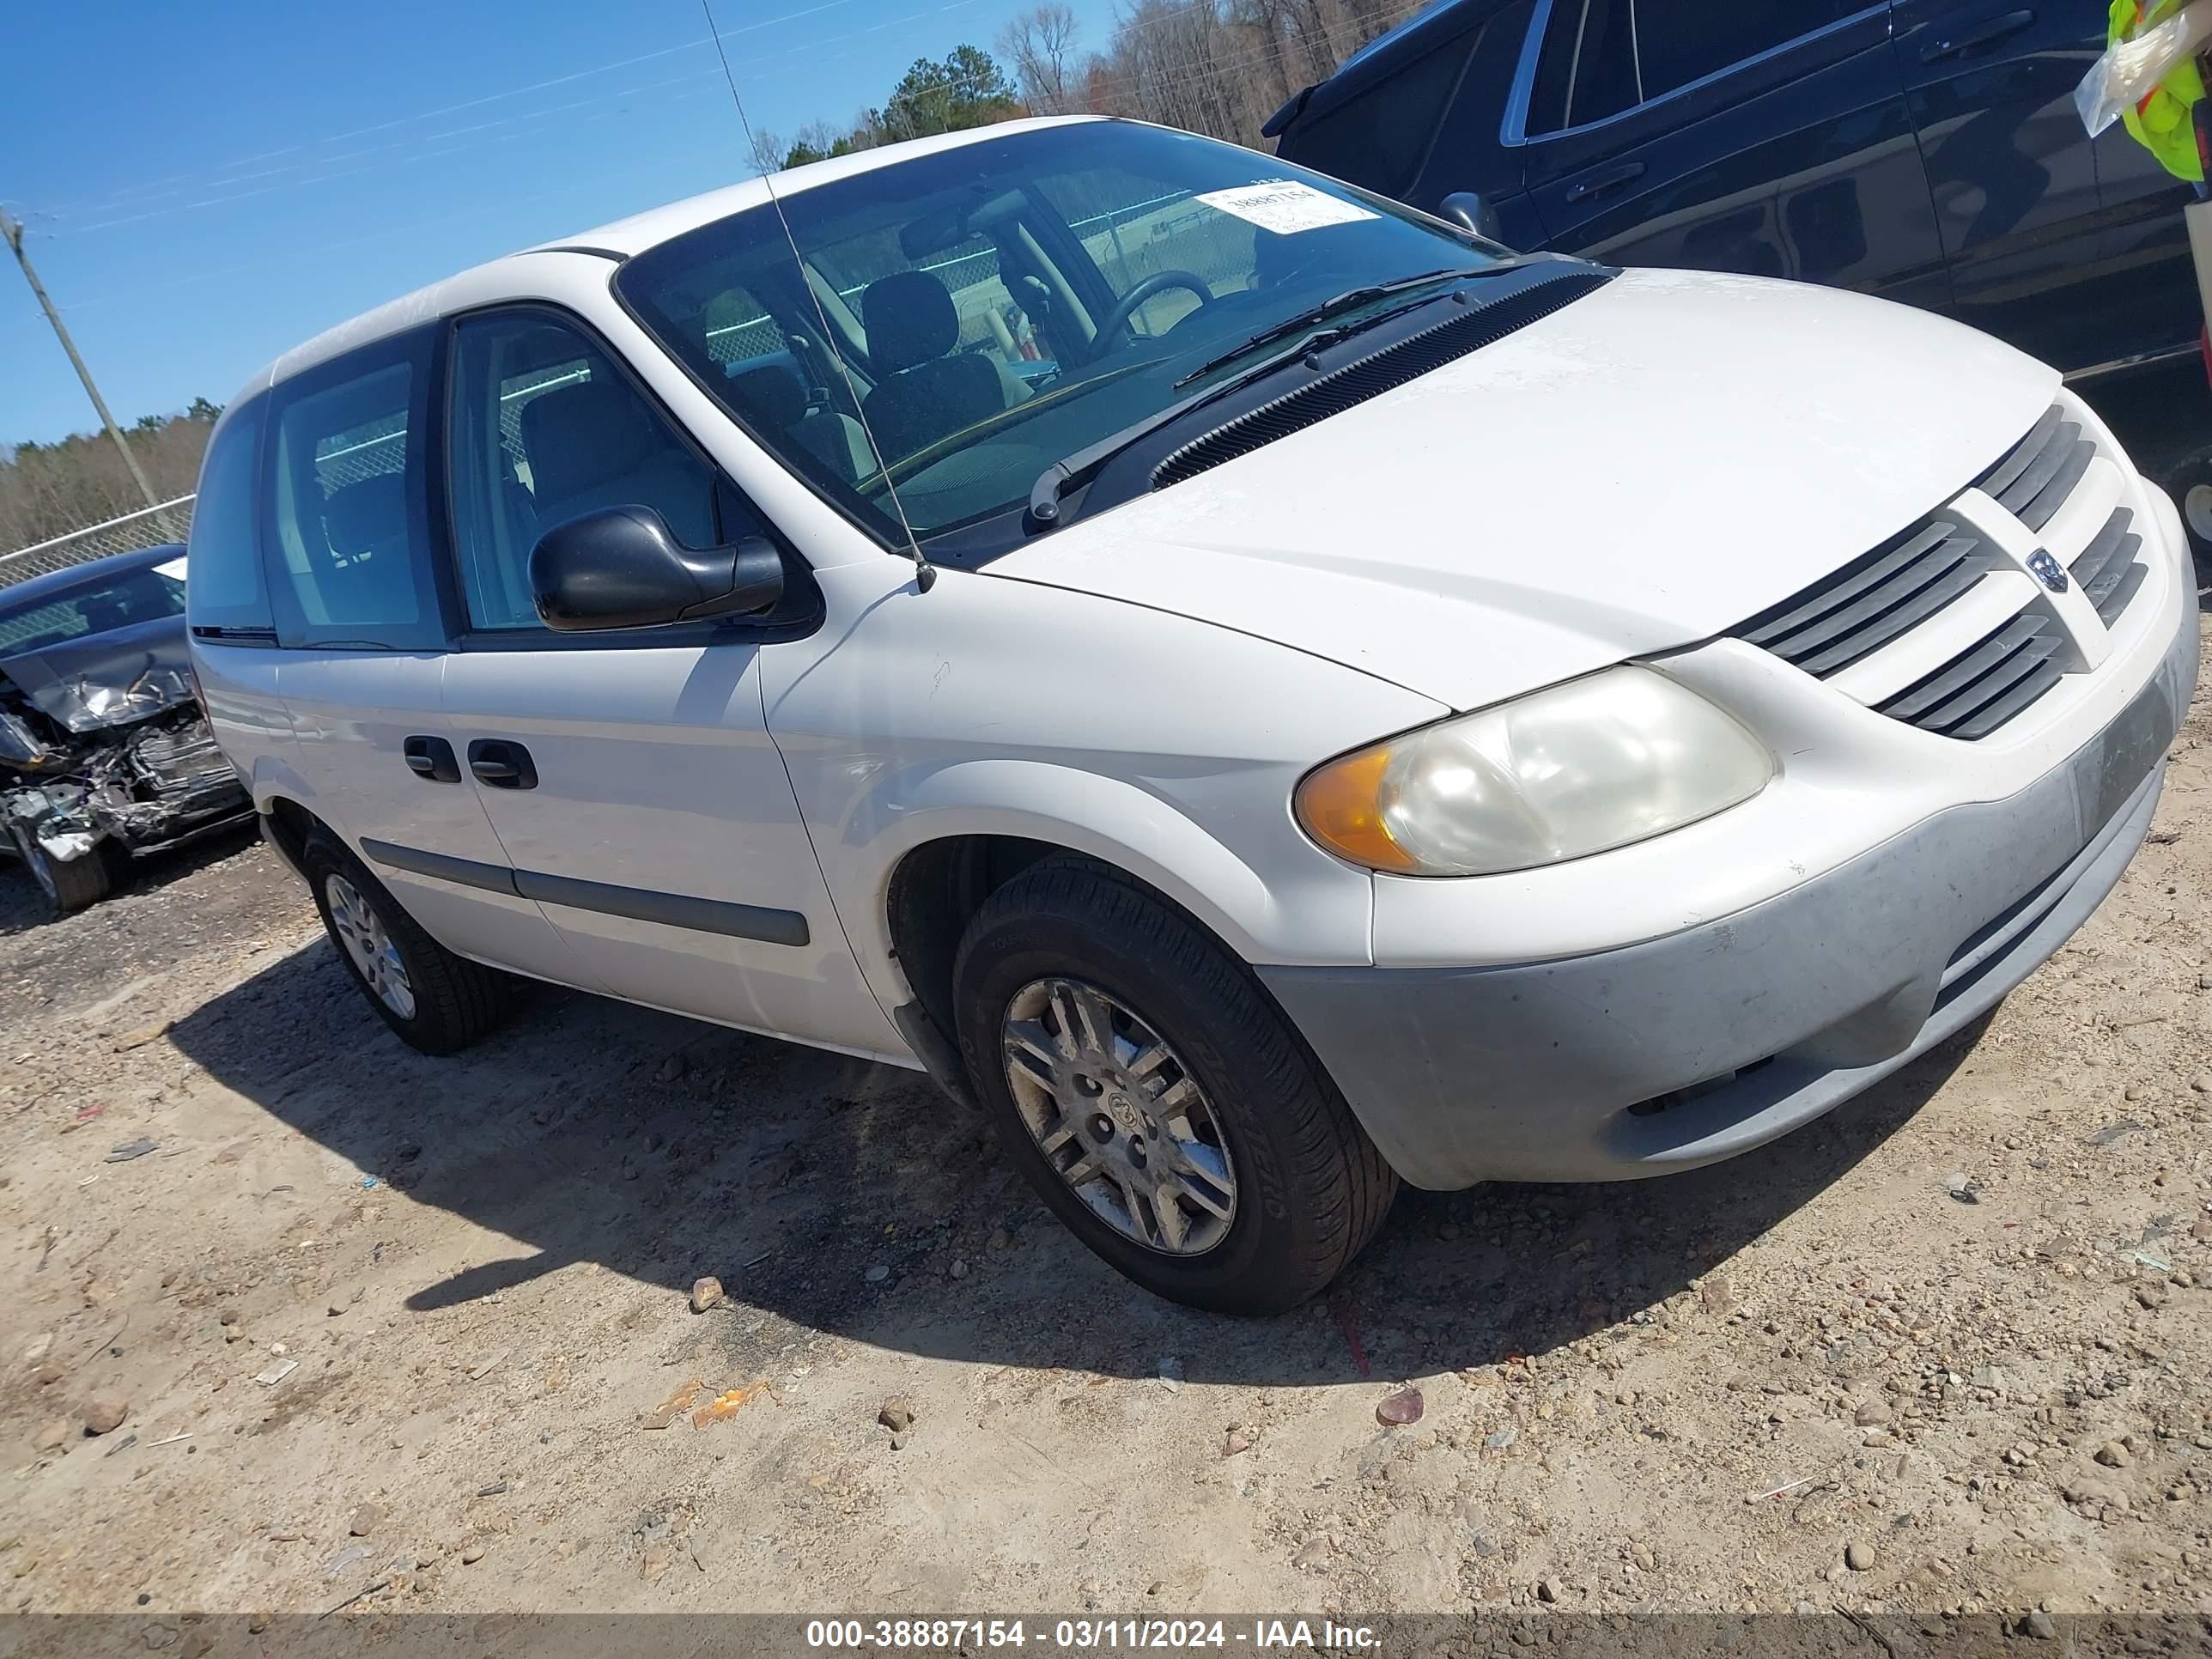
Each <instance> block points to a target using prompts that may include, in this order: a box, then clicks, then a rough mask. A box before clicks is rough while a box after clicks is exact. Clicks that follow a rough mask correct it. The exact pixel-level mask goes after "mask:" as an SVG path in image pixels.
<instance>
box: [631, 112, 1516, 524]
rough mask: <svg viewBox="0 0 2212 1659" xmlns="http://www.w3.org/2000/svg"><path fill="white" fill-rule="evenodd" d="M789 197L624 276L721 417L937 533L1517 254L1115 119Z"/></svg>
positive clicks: (892, 518)
mask: <svg viewBox="0 0 2212 1659" xmlns="http://www.w3.org/2000/svg"><path fill="white" fill-rule="evenodd" d="M780 200H781V207H782V211H783V215H784V216H785V217H786V218H787V219H788V221H789V223H790V227H791V237H790V239H789V240H787V239H786V237H785V235H784V233H783V227H782V224H781V222H779V219H778V216H777V210H776V209H775V207H774V206H763V207H760V208H754V209H750V210H746V211H744V212H742V213H738V214H734V215H732V216H730V217H728V218H726V219H722V220H719V221H717V222H714V223H712V224H708V225H705V226H702V227H701V228H698V229H696V230H694V231H690V232H687V233H685V234H683V235H681V236H678V237H675V238H673V239H671V240H669V241H667V242H665V243H662V244H660V245H659V246H656V247H653V248H651V249H648V250H647V252H643V253H641V254H639V255H637V256H636V257H635V258H633V259H631V260H629V262H628V264H625V265H624V266H623V269H622V270H621V272H620V273H619V275H618V276H617V279H616V284H615V286H616V291H617V295H619V297H620V298H621V299H622V300H623V302H624V303H625V304H626V305H627V306H628V307H629V308H630V310H631V311H632V312H633V313H635V315H636V316H637V317H638V318H639V319H640V320H641V322H642V323H643V324H644V325H645V326H646V327H647V329H648V330H650V331H652V333H653V335H654V337H656V338H657V339H658V340H659V343H660V344H661V345H662V347H663V348H664V349H666V350H667V351H668V352H669V353H670V354H671V355H672V356H675V357H676V358H678V360H679V361H680V362H683V363H684V365H685V367H686V368H689V369H690V372H691V374H692V375H693V376H694V377H695V378H696V379H697V380H699V382H700V383H701V384H702V386H704V387H705V388H706V389H707V391H708V393H709V394H710V395H711V396H712V397H714V398H715V399H716V401H717V402H719V403H720V404H721V406H722V407H723V409H724V410H726V411H727V412H728V413H729V414H730V415H731V416H732V417H733V418H734V419H735V420H737V421H738V422H739V424H741V425H742V426H744V428H746V429H747V430H748V431H749V432H750V433H751V434H752V435H754V436H755V437H756V438H757V439H758V440H759V441H761V442H762V443H763V445H765V446H766V447H769V449H771V450H772V451H774V452H775V453H776V455H777V456H778V458H779V459H781V460H782V461H783V463H784V464H785V465H787V466H788V467H789V468H790V469H791V470H792V471H794V472H797V473H799V475H801V476H802V477H805V478H806V479H808V480H809V481H810V482H811V483H813V484H814V486H815V487H816V488H817V489H820V490H821V491H822V492H823V494H824V495H828V496H829V497H830V498H831V499H832V500H834V501H836V502H837V503H838V505H840V506H841V507H843V508H844V510H845V511H846V512H847V513H848V514H849V515H851V516H852V517H854V518H855V519H857V520H860V522H861V523H863V524H865V525H866V526H869V527H870V528H872V530H874V531H875V532H877V533H878V534H879V535H881V536H883V537H884V539H886V540H887V541H891V542H894V543H896V541H899V540H901V539H902V530H901V527H900V526H899V523H898V519H897V512H896V510H897V508H901V507H902V508H903V509H904V513H905V516H906V518H907V520H908V521H909V522H910V523H911V524H912V526H913V528H914V531H915V534H916V535H917V536H920V537H921V538H924V539H927V538H929V537H931V536H933V535H936V534H940V533H943V532H949V531H952V530H956V529H958V528H961V527H963V526H969V525H973V524H975V523H977V522H978V521H979V520H985V519H988V518H990V517H992V516H994V515H995V514H998V513H1005V512H1006V511H1008V510H1009V509H1010V508H1014V507H1020V506H1022V505H1023V504H1024V503H1026V502H1027V501H1029V499H1030V489H1031V486H1032V485H1033V483H1036V480H1037V478H1038V477H1039V475H1040V473H1041V471H1043V470H1044V469H1047V468H1049V467H1051V466H1053V465H1054V463H1056V462H1058V461H1060V460H1061V459H1064V458H1066V457H1067V456H1070V455H1072V454H1075V453H1079V452H1081V451H1083V450H1085V448H1086V447H1089V446H1092V445H1096V444H1097V443H1099V442H1100V441H1101V440H1103V439H1107V438H1109V436H1110V435H1115V434H1117V433H1121V432H1123V431H1125V430H1126V429H1127V428H1131V427H1132V426H1134V425H1136V424H1138V423H1139V422H1144V421H1145V420H1146V419H1147V418H1148V417H1151V416H1156V415H1158V413H1159V412H1160V411H1162V410H1167V409H1170V408H1171V407H1172V406H1174V405H1175V404H1178V403H1180V402H1182V401H1183V400H1184V399H1187V398H1191V397H1194V396H1199V395H1202V394H1203V393H1204V392H1205V391H1206V388H1207V386H1209V385H1210V384H1213V383H1217V382H1218V381H1219V380H1225V379H1227V378H1229V377H1233V376H1237V375H1240V374H1249V373H1250V372H1252V370H1253V368H1254V367H1255V365H1261V364H1264V363H1265V362H1266V361H1267V358H1268V356H1269V355H1270V354H1272V353H1279V352H1282V351H1284V350H1285V349H1289V350H1293V351H1294V350H1295V349H1296V348H1297V343H1298V342H1299V341H1300V340H1301V339H1302V338H1304V336H1305V332H1306V331H1307V329H1308V328H1309V327H1311V328H1319V327H1322V326H1324V325H1326V326H1327V327H1328V328H1330V329H1331V330H1338V329H1345V328H1357V327H1358V325H1359V324H1360V322H1361V321H1362V319H1363V318H1373V317H1376V316H1380V315H1384V314H1389V313H1393V312H1395V309H1396V308H1397V307H1402V306H1404V305H1406V304H1407V303H1409V302H1412V303H1417V302H1419V301H1420V299H1421V298H1422V295H1421V292H1420V290H1421V289H1422V288H1423V287H1424V285H1425V283H1431V282H1433V283H1434V284H1435V285H1436V290H1437V293H1438V294H1442V293H1443V292H1444V291H1445V288H1446V285H1447V284H1448V283H1449V282H1450V281H1451V280H1452V279H1453V278H1454V277H1455V276H1459V275H1461V274H1463V273H1467V272H1471V271H1482V270H1488V269H1491V268H1493V267H1496V266H1498V265H1499V264H1504V263H1505V262H1507V261H1509V260H1510V258H1511V257H1512V256H1511V255H1510V254H1509V253H1508V252H1506V251H1505V250H1504V249H1502V248H1499V247H1497V246H1493V245H1492V244H1490V243H1487V242H1484V241H1481V240H1478V239H1475V238H1474V237H1471V236H1468V235H1465V234H1461V233H1459V232H1457V231H1455V230H1454V229H1452V228H1449V227H1447V226H1444V225H1443V224H1441V223H1439V222H1437V221H1435V220H1431V219H1429V218H1426V217H1425V216H1421V215H1419V214H1417V213H1414V212H1413V211H1412V210H1410V209H1407V208H1404V207H1402V206H1399V205H1396V204H1392V203H1389V202H1387V201H1385V200H1383V199H1381V198H1379V197H1372V196H1370V195H1368V194H1366V193H1365V192H1364V191H1358V190H1355V189H1353V188H1352V187H1351V186H1349V185H1342V184H1339V183H1338V182H1337V181H1335V180H1334V179H1328V178H1326V177H1324V176H1322V175H1321V174H1319V173H1308V172H1305V171H1304V170H1303V169H1301V168H1298V167H1291V166H1290V165H1288V164H1287V163H1285V162H1282V161H1277V160H1275V159H1273V158H1272V157H1269V156H1265V155H1259V154H1256V153H1255V152H1254V151H1251V150H1247V149H1237V148H1236V147H1233V146H1231V145H1228V144H1223V143H1216V142H1214V141H1212V140H1211V139H1206V138H1199V137H1192V136H1190V135H1188V134H1185V133H1178V132H1171V131H1165V130H1164V129H1160V128H1156V127H1147V126H1141V125H1133V124H1129V123H1125V122H1120V121H1086V122H1079V123H1075V124H1073V125H1066V126H1054V127H1047V128H1042V129H1031V130H1028V131H1018V132H1011V133H1007V134H1005V135H1003V136H1001V137H994V138H986V139H982V140H979V141H977V142H975V143H968V144H963V145H961V146H958V147H957V148H954V149H945V150H941V151H939V152H937V153H935V154H932V155H920V156H916V157H915V158H913V159H911V160H908V161H896V162H893V163H890V164H888V165H885V166H883V167H876V168H873V169H871V170H869V171H867V172H864V173H857V174H854V175H853V176H850V177H848V178H844V179H836V180H833V181H831V182H829V183H826V184H822V185H812V186H810V187H805V188H796V189H790V190H787V191H783V192H782V193H781V196H780ZM793 242H795V243H796V244H797V247H798V251H799V258H797V259H794V258H793V251H792V245H793ZM802 272H803V274H802ZM871 436H872V438H873V440H874V442H873V444H871V442H870V441H869V440H870V438H871ZM878 452H880V453H878ZM894 489H895V490H896V505H895V504H894V502H893V501H892V499H891V492H892V491H893V490H894Z"/></svg>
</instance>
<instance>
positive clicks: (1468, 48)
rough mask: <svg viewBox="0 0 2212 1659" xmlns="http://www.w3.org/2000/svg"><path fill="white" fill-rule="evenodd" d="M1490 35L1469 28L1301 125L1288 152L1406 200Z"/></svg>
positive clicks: (1350, 180)
mask: <svg viewBox="0 0 2212 1659" xmlns="http://www.w3.org/2000/svg"><path fill="white" fill-rule="evenodd" d="M1482 33H1483V31H1482V29H1481V28H1474V29H1469V30H1468V31H1467V33H1464V34H1462V35H1461V36H1460V38H1459V39H1458V40H1452V41H1449V42H1447V43H1445V44H1444V45H1443V46H1441V47H1439V48H1438V49H1437V50H1436V51H1433V52H1423V53H1421V54H1420V56H1419V57H1418V58H1414V60H1413V62H1412V63H1410V64H1407V66H1406V67H1405V68H1404V69H1401V70H1399V71H1398V72H1397V73H1396V74H1395V75H1392V76H1386V77H1385V78H1383V80H1380V81H1378V82H1376V83H1375V84H1374V85H1373V86H1371V87H1369V88H1367V89H1366V90H1365V91H1364V92H1360V93H1356V94H1353V95H1352V97H1350V98H1348V99H1346V100H1345V101H1344V102H1343V103H1341V104H1340V105H1338V106H1336V107H1335V108H1334V109H1333V110H1330V111H1329V112H1328V113H1327V114H1325V115H1322V116H1320V117H1318V118H1316V119H1314V120H1310V121H1301V122H1299V123H1298V125H1297V127H1296V128H1295V129H1294V130H1293V131H1292V133H1291V138H1290V142H1289V143H1288V144H1287V145H1286V146H1285V148H1284V152H1283V153H1284V154H1285V155H1288V156H1290V157H1291V158H1292V159H1293V160H1295V161H1297V163H1298V164H1299V165H1300V166H1301V167H1318V168H1320V169H1321V170H1322V172H1323V173H1333V174H1334V175H1335V176H1336V177H1337V178H1339V179H1343V180H1345V182H1346V183H1347V184H1353V185H1362V186H1364V188H1366V189H1368V190H1376V191H1382V192H1383V194H1384V195H1385V196H1397V195H1401V194H1402V193H1403V192H1404V191H1406V190H1407V188H1409V187H1410V186H1411V185H1412V184H1413V174H1414V173H1415V172H1416V171H1417V170H1418V169H1419V167H1420V165H1421V161H1422V158H1423V157H1424V156H1425V155H1427V154H1428V151H1429V145H1430V143H1431V139H1432V138H1433V137H1435V135H1436V132H1437V128H1438V127H1439V126H1441V125H1443V113H1444V106H1445V104H1446V103H1448V102H1449V100H1450V99H1451V95H1452V89H1453V88H1455V87H1456V86H1458V85H1459V77H1460V71H1461V70H1462V69H1464V68H1465V67H1466V66H1467V60H1468V54H1469V53H1470V52H1473V51H1474V47H1475V45H1476V43H1477V42H1478V41H1480V40H1481V38H1482Z"/></svg>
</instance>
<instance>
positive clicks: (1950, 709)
mask: <svg viewBox="0 0 2212 1659" xmlns="http://www.w3.org/2000/svg"><path fill="white" fill-rule="evenodd" d="M2058 646H2059V641H2057V640H2055V639H2053V638H2051V637H2050V635H2047V634H2046V633H2044V632H2043V631H2041V630H2040V629H2039V630H2038V631H2037V633H2036V634H2035V635H2033V637H2032V638H2030V639H2028V640H2027V641H2024V642H2023V643H2021V644H2020V645H2018V646H2015V647H2014V648H2013V649H2012V650H2011V651H2009V652H2008V653H2005V655H2004V656H2003V657H2002V659H2000V660H1999V661H1998V663H1997V665H1996V666H1995V667H1994V668H1991V669H1990V670H1989V671H1988V672H1986V673H1984V674H1983V675H1981V676H1980V677H1979V678H1977V679H1976V680H1975V681H1974V682H1973V683H1972V684H1971V685H1968V686H1967V687H1966V688H1965V689H1964V690H1961V691H1960V692H1959V693H1958V694H1957V695H1956V696H1951V697H1948V698H1946V699H1945V700H1944V701H1943V702H1940V703H1938V704H1936V707H1935V708H1931V709H1929V711H1928V712H1927V714H1924V715H1923V716H1922V717H1921V718H1920V720H1918V721H1917V722H1916V724H1918V725H1920V726H1926V727H1928V728H1929V730H1931V731H1936V732H1948V731H1950V730H1951V729H1952V728H1953V727H1954V726H1959V725H1960V724H1962V723H1963V722H1965V721H1966V720H1967V718H1968V717H1969V716H1971V715H1973V714H1978V713H1980V712H1981V711H1982V710H1984V709H1985V708H1988V707H1989V705H1990V703H1991V702H1993V701H1995V700H1996V698H1998V697H2000V696H2002V695H2003V694H2004V693H2005V692H2007V691H2009V690H2012V689H2013V688H2014V687H2015V686H2016V685H2018V684H2020V683H2021V681H2022V680H2024V679H2027V678H2028V677H2029V676H2030V675H2032V674H2033V673H2034V672H2035V671H2036V670H2037V669H2039V668H2040V667H2041V666H2043V665H2044V664H2045V663H2046V662H2048V661H2050V660H2051V658H2052V657H2054V656H2056V655H2057V653H2058Z"/></svg>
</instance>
